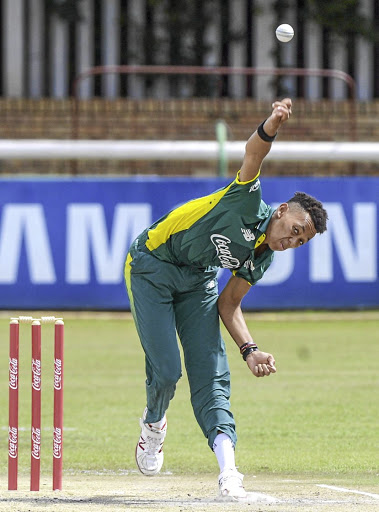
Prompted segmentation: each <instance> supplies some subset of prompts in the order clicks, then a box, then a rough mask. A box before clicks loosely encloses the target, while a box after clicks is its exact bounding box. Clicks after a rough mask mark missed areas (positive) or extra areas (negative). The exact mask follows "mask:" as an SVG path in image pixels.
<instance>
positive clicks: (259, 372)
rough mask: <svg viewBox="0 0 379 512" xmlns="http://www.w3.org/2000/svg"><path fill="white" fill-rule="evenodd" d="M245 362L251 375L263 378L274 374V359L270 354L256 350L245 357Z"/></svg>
mask: <svg viewBox="0 0 379 512" xmlns="http://www.w3.org/2000/svg"><path fill="white" fill-rule="evenodd" d="M246 362H247V365H248V367H249V368H250V370H251V372H252V373H253V375H255V376H256V377H265V376H269V375H271V373H276V367H275V359H274V356H273V355H272V354H269V353H267V352H261V351H260V350H256V351H255V352H251V354H249V355H248V356H247V357H246Z"/></svg>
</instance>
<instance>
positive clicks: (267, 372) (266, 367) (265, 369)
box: [262, 364, 271, 377]
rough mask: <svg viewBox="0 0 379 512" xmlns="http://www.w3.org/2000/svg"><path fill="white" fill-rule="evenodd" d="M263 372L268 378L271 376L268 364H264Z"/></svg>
mask: <svg viewBox="0 0 379 512" xmlns="http://www.w3.org/2000/svg"><path fill="white" fill-rule="evenodd" d="M262 371H263V374H264V375H267V377H268V376H269V375H270V373H271V371H270V369H269V367H268V366H267V364H262Z"/></svg>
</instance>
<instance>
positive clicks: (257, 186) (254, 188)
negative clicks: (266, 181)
mask: <svg viewBox="0 0 379 512" xmlns="http://www.w3.org/2000/svg"><path fill="white" fill-rule="evenodd" d="M260 184H261V182H260V181H259V180H257V181H256V182H255V183H253V184H252V185H251V187H250V190H249V194H250V192H255V191H256V190H258V189H259V187H260Z"/></svg>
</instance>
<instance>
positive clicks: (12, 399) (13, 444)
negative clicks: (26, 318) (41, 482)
mask: <svg viewBox="0 0 379 512" xmlns="http://www.w3.org/2000/svg"><path fill="white" fill-rule="evenodd" d="M18 384H19V323H18V320H11V322H10V325H9V429H8V491H16V490H17V476H18Z"/></svg>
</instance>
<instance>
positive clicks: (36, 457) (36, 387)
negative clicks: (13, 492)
mask: <svg viewBox="0 0 379 512" xmlns="http://www.w3.org/2000/svg"><path fill="white" fill-rule="evenodd" d="M40 473H41V323H40V322H39V321H38V320H34V321H33V322H32V429H31V462H30V490H31V491H39V483H40Z"/></svg>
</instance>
